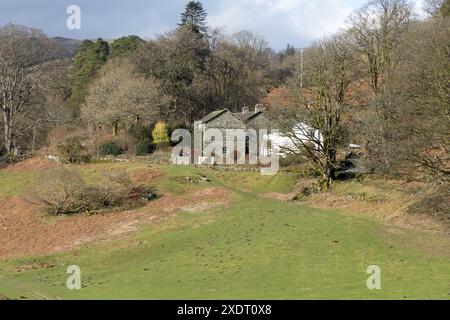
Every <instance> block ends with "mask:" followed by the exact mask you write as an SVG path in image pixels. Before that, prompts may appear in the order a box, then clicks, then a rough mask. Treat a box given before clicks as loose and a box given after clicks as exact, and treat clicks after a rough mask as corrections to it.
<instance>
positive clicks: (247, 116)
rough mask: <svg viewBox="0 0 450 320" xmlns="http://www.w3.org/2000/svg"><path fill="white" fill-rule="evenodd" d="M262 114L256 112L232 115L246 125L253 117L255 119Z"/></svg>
mask: <svg viewBox="0 0 450 320" xmlns="http://www.w3.org/2000/svg"><path fill="white" fill-rule="evenodd" d="M262 113H263V112H262V111H258V112H256V113H255V112H246V113H235V114H234V115H235V116H236V117H238V118H239V119H241V121H243V122H244V123H247V121H249V120H250V119H252V118H253V117H256V116H258V115H260V114H262Z"/></svg>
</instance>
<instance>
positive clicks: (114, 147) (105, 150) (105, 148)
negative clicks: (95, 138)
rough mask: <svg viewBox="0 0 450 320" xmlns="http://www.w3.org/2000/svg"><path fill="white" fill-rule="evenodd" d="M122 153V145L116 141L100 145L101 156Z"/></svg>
mask: <svg viewBox="0 0 450 320" xmlns="http://www.w3.org/2000/svg"><path fill="white" fill-rule="evenodd" d="M122 153H123V149H122V147H121V146H120V145H119V144H118V143H116V142H108V143H104V144H102V145H101V146H100V154H101V155H103V156H118V155H119V154H122Z"/></svg>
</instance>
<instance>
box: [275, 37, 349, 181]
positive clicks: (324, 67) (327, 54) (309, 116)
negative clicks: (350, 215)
mask: <svg viewBox="0 0 450 320" xmlns="http://www.w3.org/2000/svg"><path fill="white" fill-rule="evenodd" d="M306 60H307V62H306V63H305V66H306V67H305V75H304V77H305V80H306V83H307V86H306V88H305V89H300V87H299V82H298V81H294V83H293V84H291V85H292V88H293V91H294V92H298V95H297V97H298V98H297V101H296V102H297V103H296V105H294V106H292V107H288V108H286V109H284V110H282V112H281V115H280V124H281V128H282V131H283V134H284V135H285V136H286V137H288V139H289V142H290V143H289V144H288V146H287V148H286V149H287V150H285V151H288V152H289V153H293V154H296V155H299V156H303V157H305V158H306V159H307V160H308V161H309V162H310V163H311V164H312V165H313V167H314V168H315V169H316V170H317V171H318V172H320V174H321V187H322V188H324V189H327V188H329V187H330V185H331V182H332V179H333V178H334V177H335V172H336V169H337V168H338V152H339V150H341V149H342V147H344V146H345V139H344V137H345V134H343V133H344V128H343V125H342V117H343V116H344V113H345V111H346V110H347V92H348V88H349V85H350V83H351V80H352V77H353V67H352V65H353V63H352V50H351V46H350V45H349V41H348V37H347V36H346V35H344V34H339V35H336V36H334V37H333V38H331V39H329V40H326V41H324V42H321V43H318V44H317V45H315V46H314V47H313V48H312V49H310V50H308V54H307V55H306ZM304 124H306V125H304ZM319 132H320V134H318V133H319ZM305 137H306V139H305Z"/></svg>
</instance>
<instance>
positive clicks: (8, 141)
mask: <svg viewBox="0 0 450 320" xmlns="http://www.w3.org/2000/svg"><path fill="white" fill-rule="evenodd" d="M3 120H4V129H5V132H4V139H5V142H4V144H5V149H6V154H8V155H10V154H11V153H12V150H13V136H12V126H13V122H12V119H11V115H10V114H9V112H8V109H7V108H6V110H4V111H3Z"/></svg>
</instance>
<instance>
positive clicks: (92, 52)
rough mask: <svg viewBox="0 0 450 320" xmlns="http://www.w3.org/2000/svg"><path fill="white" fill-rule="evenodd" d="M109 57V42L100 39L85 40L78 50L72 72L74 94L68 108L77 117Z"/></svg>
mask: <svg viewBox="0 0 450 320" xmlns="http://www.w3.org/2000/svg"><path fill="white" fill-rule="evenodd" d="M108 56H109V44H108V42H106V41H104V40H102V39H98V40H97V41H96V42H92V41H90V40H85V41H83V43H82V44H81V46H80V48H79V49H78V52H77V55H76V56H75V61H74V64H73V67H72V70H71V72H70V75H71V79H72V81H71V82H72V83H71V90H72V94H71V96H70V98H69V100H68V102H67V106H68V107H69V109H70V110H71V111H72V112H73V115H74V116H77V115H78V114H79V111H80V107H81V105H82V104H83V102H84V99H85V96H86V94H87V87H88V85H89V83H90V82H91V80H92V79H93V78H94V77H95V76H96V74H97V71H98V70H99V69H100V68H101V66H103V65H104V64H105V63H106V61H107V59H108Z"/></svg>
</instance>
